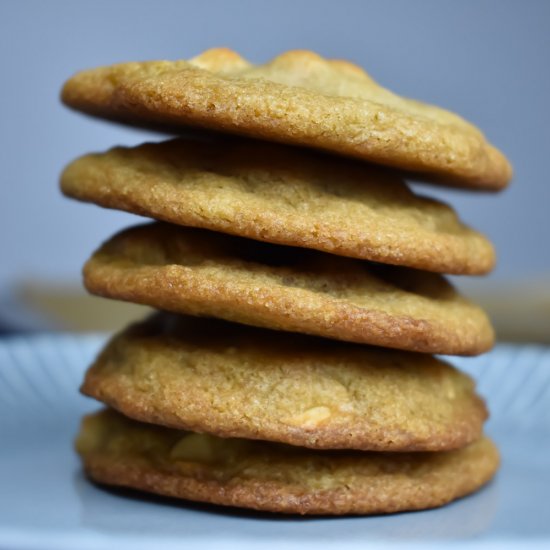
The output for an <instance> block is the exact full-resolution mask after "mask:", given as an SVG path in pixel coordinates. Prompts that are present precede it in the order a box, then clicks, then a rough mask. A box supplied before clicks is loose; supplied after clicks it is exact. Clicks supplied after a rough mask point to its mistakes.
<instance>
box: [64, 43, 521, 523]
mask: <svg viewBox="0 0 550 550" xmlns="http://www.w3.org/2000/svg"><path fill="white" fill-rule="evenodd" d="M63 101H64V102H65V103H66V104H67V105H68V106H70V107H72V108H75V109H78V110H80V111H83V112H85V113H87V114H90V115H93V116H97V117H102V118H106V119H109V120H113V121H117V122H122V123H127V124H132V125H137V126H141V127H147V128H152V129H157V130H158V129H163V130H167V131H170V132H171V133H173V134H177V135H179V136H180V137H178V138H176V139H173V140H170V141H166V142H161V143H154V144H145V145H141V146H139V147H135V148H124V147H117V148H114V149H112V150H110V151H108V152H106V153H100V154H92V155H87V156H84V157H82V158H80V159H78V160H76V161H75V162H73V163H72V164H71V165H69V166H68V167H67V168H66V170H65V172H64V173H63V176H62V181H61V186H62V190H63V192H64V193H65V194H66V195H67V196H69V197H72V198H75V199H78V200H81V201H87V202H93V203H96V204H98V205H100V206H103V207H107V208H116V209H120V210H125V211H128V212H133V213H135V214H140V215H143V216H147V217H150V218H153V219H155V220H158V221H155V222H153V223H149V224H145V225H140V226H137V227H133V228H130V229H127V230H125V231H123V232H121V233H119V234H118V235H116V236H114V237H113V238H111V239H110V240H109V241H107V242H106V243H105V244H104V245H103V246H102V247H101V248H100V249H99V250H98V251H97V252H95V254H93V256H92V257H91V259H90V260H89V261H88V262H87V264H86V266H85V268H84V281H85V285H86V288H87V289H88V290H89V291H90V292H92V293H94V294H97V295H99V296H104V297H109V298H114V299H117V300H127V301H131V302H135V303H139V304H146V305H149V306H152V307H153V308H156V309H158V310H160V311H159V312H157V313H155V314H154V315H153V316H152V317H150V318H148V319H146V320H145V321H143V322H141V323H138V324H135V325H132V326H130V327H129V328H127V329H126V330H124V331H123V332H122V333H120V334H119V335H117V336H115V337H114V338H113V339H112V340H111V341H110V342H109V343H108V344H107V346H106V347H105V349H104V350H103V351H102V352H101V353H100V355H99V357H98V358H97V360H96V361H95V363H94V364H93V365H92V366H91V368H90V369H89V370H88V372H87V374H86V377H85V380H84V384H83V386H82V391H83V392H84V393H85V394H86V395H89V396H92V397H94V398H96V399H98V400H100V401H102V402H103V403H105V404H106V405H107V407H108V408H107V409H105V410H104V411H102V412H100V413H97V414H94V415H92V416H89V417H87V418H85V419H84V422H83V425H82V430H81V433H80V435H79V437H78V440H77V450H78V452H79V454H80V456H81V457H82V460H83V463H84V467H85V470H86V472H87V474H88V475H89V477H90V478H91V479H93V480H95V481H97V482H99V483H105V484H109V485H118V486H126V487H131V488H135V489H140V490H144V491H149V492H153V493H158V494H162V495H168V496H172V497H179V498H183V499H190V500H197V501H203V502H211V503H217V504H224V505H230V506H238V507H246V508H253V509H257V510H268V511H274V512H287V513H299V514H370V513H387V512H396V511H400V510H411V509H421V508H429V507H434V506H438V505H442V504H444V503H446V502H449V501H451V500H453V499H456V498H458V497H460V496H463V495H466V494H468V493H470V492H472V491H475V490H476V489H478V488H479V487H480V486H482V485H483V484H484V483H486V482H487V481H488V480H489V479H490V478H491V477H492V476H493V474H494V473H495V471H496V469H497V467H498V452H497V450H496V448H495V446H494V445H493V443H492V442H491V441H490V440H489V439H488V438H486V437H485V436H483V423H484V421H485V419H486V418H487V411H486V408H485V405H484V402H483V400H482V399H481V398H480V397H479V396H478V395H477V394H476V393H475V388H474V383H473V382H472V380H471V379H470V378H468V377H467V376H466V375H465V374H463V373H461V372H459V371H458V370H457V369H455V368H454V367H452V366H451V365H450V364H448V363H446V362H444V361H442V360H440V359H438V358H436V357H434V356H433V355H432V354H458V355H475V354H479V353H482V352H484V351H487V350H488V349H490V347H491V346H492V345H493V340H494V334H493V330H492V328H491V325H490V322H489V321H488V319H487V317H486V315H485V314H484V312H483V311H482V310H481V309H480V308H479V307H478V306H476V305H475V304H473V303H471V302H469V301H468V300H466V299H465V298H464V297H462V296H461V295H460V294H459V293H457V291H455V290H454V289H453V287H452V286H451V285H450V284H449V282H447V281H446V280H445V278H444V277H443V275H441V274H445V273H449V274H464V275H480V274H485V273H487V272H488V271H490V270H491V268H492V266H493V264H494V252H493V248H492V246H491V243H490V242H488V241H487V239H486V238H485V237H484V236H483V235H481V234H480V233H478V232H476V231H474V230H473V229H470V228H469V227H467V226H466V225H464V224H463V223H462V222H461V221H460V220H459V218H458V217H457V215H456V214H455V212H454V211H453V210H452V208H450V207H449V206H447V205H445V204H442V203H440V202H437V201H435V200H432V199H428V198H424V197H422V196H418V195H416V194H415V193H413V192H412V191H411V189H410V188H409V187H408V186H407V185H406V183H405V182H404V178H405V177H409V178H410V177H414V178H421V179H423V180H426V181H431V182H437V183H440V184H448V185H453V186H461V187H464V188H470V189H484V190H498V189H500V188H503V187H504V186H505V185H506V184H507V182H508V180H509V178H510V176H511V169H510V166H509V164H508V162H507V161H506V159H505V158H504V157H503V156H502V154H501V153H499V152H498V151H497V150H496V149H495V148H494V147H492V146H491V145H490V144H489V143H488V142H487V141H486V140H485V138H484V137H483V135H482V134H481V133H480V132H479V131H478V130H477V129H476V128H475V127H474V126H472V125H470V124H469V123H467V122H466V121H464V120H463V119H461V118H460V117H458V116H456V115H454V114H452V113H449V112H447V111H444V110H442V109H439V108H436V107H433V106H430V105H425V104H422V103H420V102H417V101H412V100H409V99H404V98H401V97H399V96H397V95H394V94H393V93H391V92H389V91H388V90H386V89H384V88H382V87H380V86H379V85H378V84H376V83H375V82H374V81H373V80H372V79H371V78H370V77H369V76H368V75H367V74H366V73H365V72H364V71H363V70H361V69H360V68H358V67H356V66H354V65H352V64H350V63H348V62H344V61H328V60H325V59H323V58H321V57H319V56H317V55H316V54H313V53H311V52H304V51H293V52H288V53H285V54H283V55H281V56H279V57H277V58H275V59H274V60H273V61H271V62H270V63H267V64H265V65H252V64H250V63H248V62H247V61H246V60H244V59H243V58H241V57H240V56H238V55H237V54H235V53H234V52H232V51H229V50H224V49H216V50H210V51H207V52H205V53H204V54H202V55H200V56H198V57H196V58H194V59H192V60H190V61H176V62H167V61H163V62H146V63H126V64H121V65H114V66H111V67H103V68H99V69H93V70H89V71H85V72H82V73H79V74H77V75H76V76H74V77H73V78H71V79H70V80H69V81H68V82H67V83H66V85H65V87H64V89H63Z"/></svg>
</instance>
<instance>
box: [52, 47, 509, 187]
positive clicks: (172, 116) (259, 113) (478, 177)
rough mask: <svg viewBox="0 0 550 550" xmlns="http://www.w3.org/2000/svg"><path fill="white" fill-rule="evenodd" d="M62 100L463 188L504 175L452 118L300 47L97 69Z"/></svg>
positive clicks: (115, 116)
mask: <svg viewBox="0 0 550 550" xmlns="http://www.w3.org/2000/svg"><path fill="white" fill-rule="evenodd" d="M62 100H63V101H64V102H65V103H66V104H67V105H69V106H71V107H73V108H75V109H78V110H81V111H84V112H86V113H88V114H91V115H94V116H99V117H103V118H108V119H111V120H117V121H121V122H125V123H130V124H134V125H140V126H163V127H168V128H171V129H172V130H174V129H177V128H178V127H179V128H181V127H182V126H188V127H189V126H190V127H200V128H206V129H211V130H217V131H223V132H228V133H236V134H241V135H247V136H251V137H254V138H261V139H267V140H271V141H278V142H282V143H289V144H294V145H305V146H310V147H315V148H319V149H324V150H328V151H333V152H336V153H339V154H342V155H348V156H352V157H356V158H361V159H365V160H369V161H371V162H376V163H380V164H384V165H387V166H392V167H395V168H398V169H401V170H405V171H408V172H411V173H414V174H416V177H422V178H426V179H432V180H434V181H441V182H444V183H447V184H451V185H456V186H461V187H467V188H473V189H486V190H498V189H501V188H503V187H505V186H506V184H507V183H508V181H509V180H510V177H511V173H512V170H511V166H510V164H509V163H508V161H507V160H506V158H505V157H504V156H503V155H502V153H500V152H499V151H498V150H497V149H496V148H495V147H493V146H492V145H491V144H489V143H488V142H487V141H486V139H485V138H484V136H483V134H481V132H480V131H479V130H478V129H477V128H476V127H475V126H473V125H471V124H469V123H468V122H466V121H465V120H463V119H462V118H460V117H459V116H457V115H454V114H453V113H450V112H448V111H445V110H443V109H440V108H438V107H435V106H432V105H427V104H424V103H421V102H418V101H414V100H411V99H406V98H402V97H399V96H397V95H394V94H393V93H392V92H390V91H389V90H386V89H385V88H383V87H381V86H380V85H378V84H377V83H376V82H374V81H373V80H372V79H371V78H370V77H369V76H368V75H367V74H366V73H365V72H364V71H363V70H362V69H361V68H359V67H357V66H356V65H353V64H351V63H349V62H346V61H340V60H326V59H323V58H322V57H320V56H318V55H317V54H315V53H313V52H309V51H290V52H286V53H284V54H282V55H280V56H278V57H276V58H275V59H273V60H272V61H271V62H269V63H266V64H265V65H252V64H251V63H249V62H248V61H246V60H245V59H243V58H242V57H240V56H239V55H238V54H237V53H235V52H233V51H231V50H228V49H223V48H220V49H212V50H208V51H206V52H204V53H203V54H201V55H199V56H197V57H195V58H193V59H191V60H189V61H184V60H181V61H150V62H143V63H123V64H118V65H112V66H110V67H100V68H97V69H91V70H88V71H83V72H80V73H78V74H76V75H75V76H73V77H72V78H71V79H70V80H69V81H68V82H67V83H66V84H65V86H64V88H63V91H62Z"/></svg>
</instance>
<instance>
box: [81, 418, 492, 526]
mask: <svg viewBox="0 0 550 550" xmlns="http://www.w3.org/2000/svg"><path fill="white" fill-rule="evenodd" d="M76 449H77V451H78V453H79V454H80V456H81V457H82V460H83V462H84V468H85V470H86V472H87V474H88V475H89V477H90V478H91V479H93V480H95V481H97V482H99V483H104V484H108V485H117V486H123V487H130V488H133V489H139V490H143V491H148V492H151V493H157V494H160V495H165V496H170V497H176V498H182V499H187V500H194V501H199V502H210V503H213V504H222V505H228V506H236V507H241V508H252V509H254V510H264V511H270V512H282V513H292V514H334V515H341V514H382V513H391V512H399V511H405V510H419V509H424V508H433V507H435V506H441V505H443V504H446V503H447V502H450V501H452V500H454V499H456V498H459V497H461V496H464V495H467V494H468V493H471V492H473V491H475V490H477V489H478V488H479V487H481V486H482V485H484V484H485V483H487V482H488V481H489V480H490V479H491V478H492V477H493V475H494V473H495V472H496V470H497V468H498V464H499V456H498V451H497V449H496V447H495V445H494V444H493V443H492V442H491V441H490V440H489V439H488V438H486V437H484V438H482V439H480V440H478V441H476V442H475V443H472V444H471V445H469V446H467V447H464V448H463V449H459V450H453V451H444V452H422V453H375V452H361V451H313V450H311V449H305V448H302V447H294V446H291V445H284V444H280V443H268V442H263V441H250V440H245V439H223V438H219V437H214V436H210V435H205V434H198V433H193V432H184V431H179V430H173V429H169V428H163V427H159V426H152V425H149V424H142V423H140V422H136V421H134V420H130V419H128V418H126V417H124V416H122V415H121V414H119V413H116V412H114V411H112V410H104V411H102V412H99V413H96V414H93V415H90V416H87V417H86V418H85V419H84V421H83V423H82V429H81V432H80V434H79V436H78V438H77V441H76Z"/></svg>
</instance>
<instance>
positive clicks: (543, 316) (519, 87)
mask: <svg viewBox="0 0 550 550" xmlns="http://www.w3.org/2000/svg"><path fill="white" fill-rule="evenodd" d="M549 24H550V2H548V1H545V0H540V1H536V0H531V1H530V2H522V1H520V0H515V1H512V0H466V1H464V0H462V1H460V2H457V1H451V0H416V1H414V2H412V1H408V0H377V1H375V0H363V1H353V0H347V1H346V0H339V1H335V0H330V1H326V0H277V1H276V2H275V1H273V2H268V1H253V0H233V1H223V0H201V1H200V2H199V1H185V0H180V1H176V0H155V1H150V0H142V1H139V0H132V1H129V0H117V1H115V0H110V1H104V0H95V1H94V2H83V1H82V2H80V1H74V0H73V1H68V0H67V1H60V0H58V1H52V0H50V1H49V2H44V1H38V0H37V1H22V0H17V1H16V0H2V1H1V2H0V56H1V67H2V92H1V101H0V109H1V118H0V120H1V127H2V131H1V132H0V140H1V143H0V154H1V155H2V171H3V176H2V178H3V182H2V185H1V186H0V193H1V195H0V235H1V243H2V244H1V256H0V258H1V260H0V330H2V331H4V332H10V331H14V330H33V329H34V330H36V329H44V328H54V329H55V328H59V329H63V328H65V329H75V330H88V329H89V330H103V329H106V330H109V329H112V328H118V327H120V326H121V325H122V324H123V323H124V320H125V319H126V318H128V317H131V316H135V315H137V314H139V313H141V311H138V309H139V308H137V307H132V306H129V305H118V304H116V303H114V302H107V301H105V300H100V299H90V298H86V297H85V295H84V293H83V292H82V291H81V290H80V269H81V266H82V264H83V263H84V261H85V260H86V259H87V257H88V256H89V254H90V253H91V252H92V250H94V249H95V248H96V247H97V246H98V245H99V243H100V242H102V241H103V240H105V239H106V238H107V237H109V236H110V235H111V234H112V233H114V232H115V231H117V230H118V229H120V228H122V227H124V226H127V225H130V224H132V223H134V222H135V221H136V218H135V217H134V216H131V215H128V214H123V213H119V212H115V211H107V210H101V209H99V208H97V207H95V206H91V205H84V204H78V203H74V202H70V201H68V200H66V199H64V198H63V197H62V196H61V195H60V193H59V191H58V177H59V173H60V171H61V170H62V168H63V166H64V165H65V164H66V163H67V162H69V161H70V160H72V159H73V158H75V157H76V156H78V155H81V154H83V153H86V152H90V151H95V150H103V149H106V148H109V147H111V146H113V145H118V144H121V145H133V144H138V143H140V142H142V141H145V140H158V139H159V137H158V136H157V135H153V134H147V133H145V132H139V131H134V130H129V129H124V128H121V127H116V126H111V125H109V124H107V123H103V122H98V121H95V120H92V119H87V118H85V117H84V116H81V115H78V114H75V113H73V112H70V111H68V110H67V109H64V108H63V107H62V106H61V104H60V103H59V100H58V95H59V90H60V88H61V85H62V83H63V82H64V81H65V80H66V79H67V78H68V77H69V76H71V74H72V73H74V72H75V71H77V70H79V69H83V68H89V67H93V66H97V65H104V64H111V63H114V62H121V61H130V60H133V61H137V60H147V59H178V58H189V57H192V56H194V55H196V54H198V53H200V52H201V51H202V50H205V49H207V48H210V47H213V46H227V47H230V48H233V49H235V50H237V51H238V52H240V53H241V54H242V55H243V56H244V57H246V58H248V59H249V60H251V61H253V62H264V61H267V60H269V59H270V58H271V57H273V56H275V55H277V54H278V53H280V52H282V51H285V50H288V49H295V48H299V49H312V50H315V51H317V52H318V53H320V54H321V55H323V56H327V57H331V58H344V59H349V60H351V61H353V62H355V63H357V64H359V65H361V66H363V67H364V68H365V69H366V70H367V71H368V72H369V73H370V74H371V75H372V76H373V77H374V78H375V79H376V80H378V81H379V82H380V83H382V84H383V85H385V86H387V87H389V88H390V89H391V90H393V91H395V92H397V93H399V94H402V95H406V96H410V97H414V98H417V99H421V100H423V101H427V102H430V103H435V104H437V105H440V106H443V107H446V108H448V109H450V110H453V111H456V112H457V113H459V114H461V115H462V116H464V117H465V118H467V119H468V120H470V121H472V122H474V123H475V124H477V125H478V126H479V127H480V128H481V129H482V130H483V131H484V132H485V134H486V135H487V137H488V138H489V140H490V141H491V142H493V143H494V144H495V145H496V146H497V147H499V148H500V149H501V150H503V151H504V153H505V154H506V155H507V156H508V157H509V158H510V159H511V161H512V163H513V165H514V168H515V174H516V175H515V178H514V181H513V183H512V185H511V187H510V188H509V189H508V190H506V191H505V192H503V193H501V194H497V195H494V194H476V193H465V192H458V191H447V190H442V189H438V188H436V187H428V186H422V187H421V191H422V192H423V193H425V194H429V195H432V196H436V197H438V198H441V199H443V200H445V201H448V202H451V203H452V204H453V205H454V206H455V207H456V209H457V210H458V212H459V214H460V215H461V217H462V218H463V219H464V220H465V221H466V222H468V223H469V224H471V225H473V226H474V227H475V228H477V229H479V230H481V231H483V232H484V233H486V234H487V235H488V236H489V237H490V238H491V239H492V240H493V241H494V243H495V245H496V247H497V251H498V257H499V263H498V267H497V269H496V270H495V272H494V273H493V274H492V275H491V276H490V277H489V278H482V279H477V278H468V279H466V278H461V279H457V278H454V281H455V282H456V283H457V284H458V285H459V286H460V287H462V288H463V289H464V290H465V292H468V293H469V294H470V295H471V296H472V297H474V299H476V300H478V301H479V302H481V303H482V304H483V305H484V306H485V307H486V308H488V309H489V311H490V313H491V315H492V316H493V318H494V320H495V323H496V324H497V328H498V331H499V335H500V337H501V338H502V339H508V340H530V341H549V340H550V251H549V246H548V240H549V237H550V215H549V210H550V184H549V183H548V182H547V170H546V168H547V166H546V162H547V161H548V159H549V158H550V109H549V107H548V99H549V98H550V71H549V70H548V59H549V56H550V33H549V32H548V28H549ZM419 189H420V187H419Z"/></svg>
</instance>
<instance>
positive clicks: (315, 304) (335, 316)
mask: <svg viewBox="0 0 550 550" xmlns="http://www.w3.org/2000/svg"><path fill="white" fill-rule="evenodd" d="M84 283H85V286H86V288H87V289H88V290H89V291H90V292H92V293H93V294H97V295H99V296H104V297H108V298H114V299H117V300H125V301H129V302H134V303H138V304H144V305H149V306H152V307H154V308H157V309H163V310H168V311H174V312H177V313H190V314H193V315H207V316H213V317H219V318H222V319H227V320H230V321H237V322H239V323H245V324H250V325H256V326H263V327H266V328H272V329H279V330H286V331H291V332H302V333H306V334H314V335H318V336H324V337H327V338H335V339H338V340H346V341H350V342H357V343H365V344H373V345H378V346H385V347H391V348H397V349H404V350H410V351H420V352H426V353H444V354H459V355H460V354H461V355H475V354H478V353H482V352H483V351H486V350H488V349H489V348H490V347H491V346H492V344H493V341H494V334H493V330H492V327H491V324H490V322H489V320H488V318H487V316H486V315H485V313H484V312H483V310H481V309H480V308H479V307H478V306H476V305H475V304H473V303H471V302H469V301H468V300H466V299H465V298H463V297H462V296H460V295H459V294H458V293H457V292H456V291H455V290H454V289H453V287H452V286H451V285H450V284H449V283H448V282H447V281H446V280H445V279H444V278H443V277H442V276H441V275H437V274H434V273H426V272H422V271H416V270H412V269H407V268H398V267H393V266H391V267H390V266H383V265H379V264H373V263H370V262H364V261H361V260H351V259H348V258H341V257H337V256H331V255H329V254H325V253H323V252H317V251H313V250H304V249H300V248H291V247H287V246H279V245H272V244H268V243H259V242H256V241H252V240H249V239H242V238H239V237H232V236H229V235H223V234H221V233H214V232H211V231H205V230H202V229H190V228H185V227H177V226H173V225H169V224H160V223H156V224H149V225H143V226H138V227H134V228H131V229H128V230H126V231H123V232H122V233H119V234H118V235H116V236H115V237H113V238H112V239H111V240H110V241H108V242H107V243H105V244H104V245H103V246H102V247H101V248H100V249H99V250H98V251H97V252H96V253H95V254H94V255H93V256H92V258H91V259H90V260H89V261H88V262H87V264H86V265H85V267H84Z"/></svg>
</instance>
